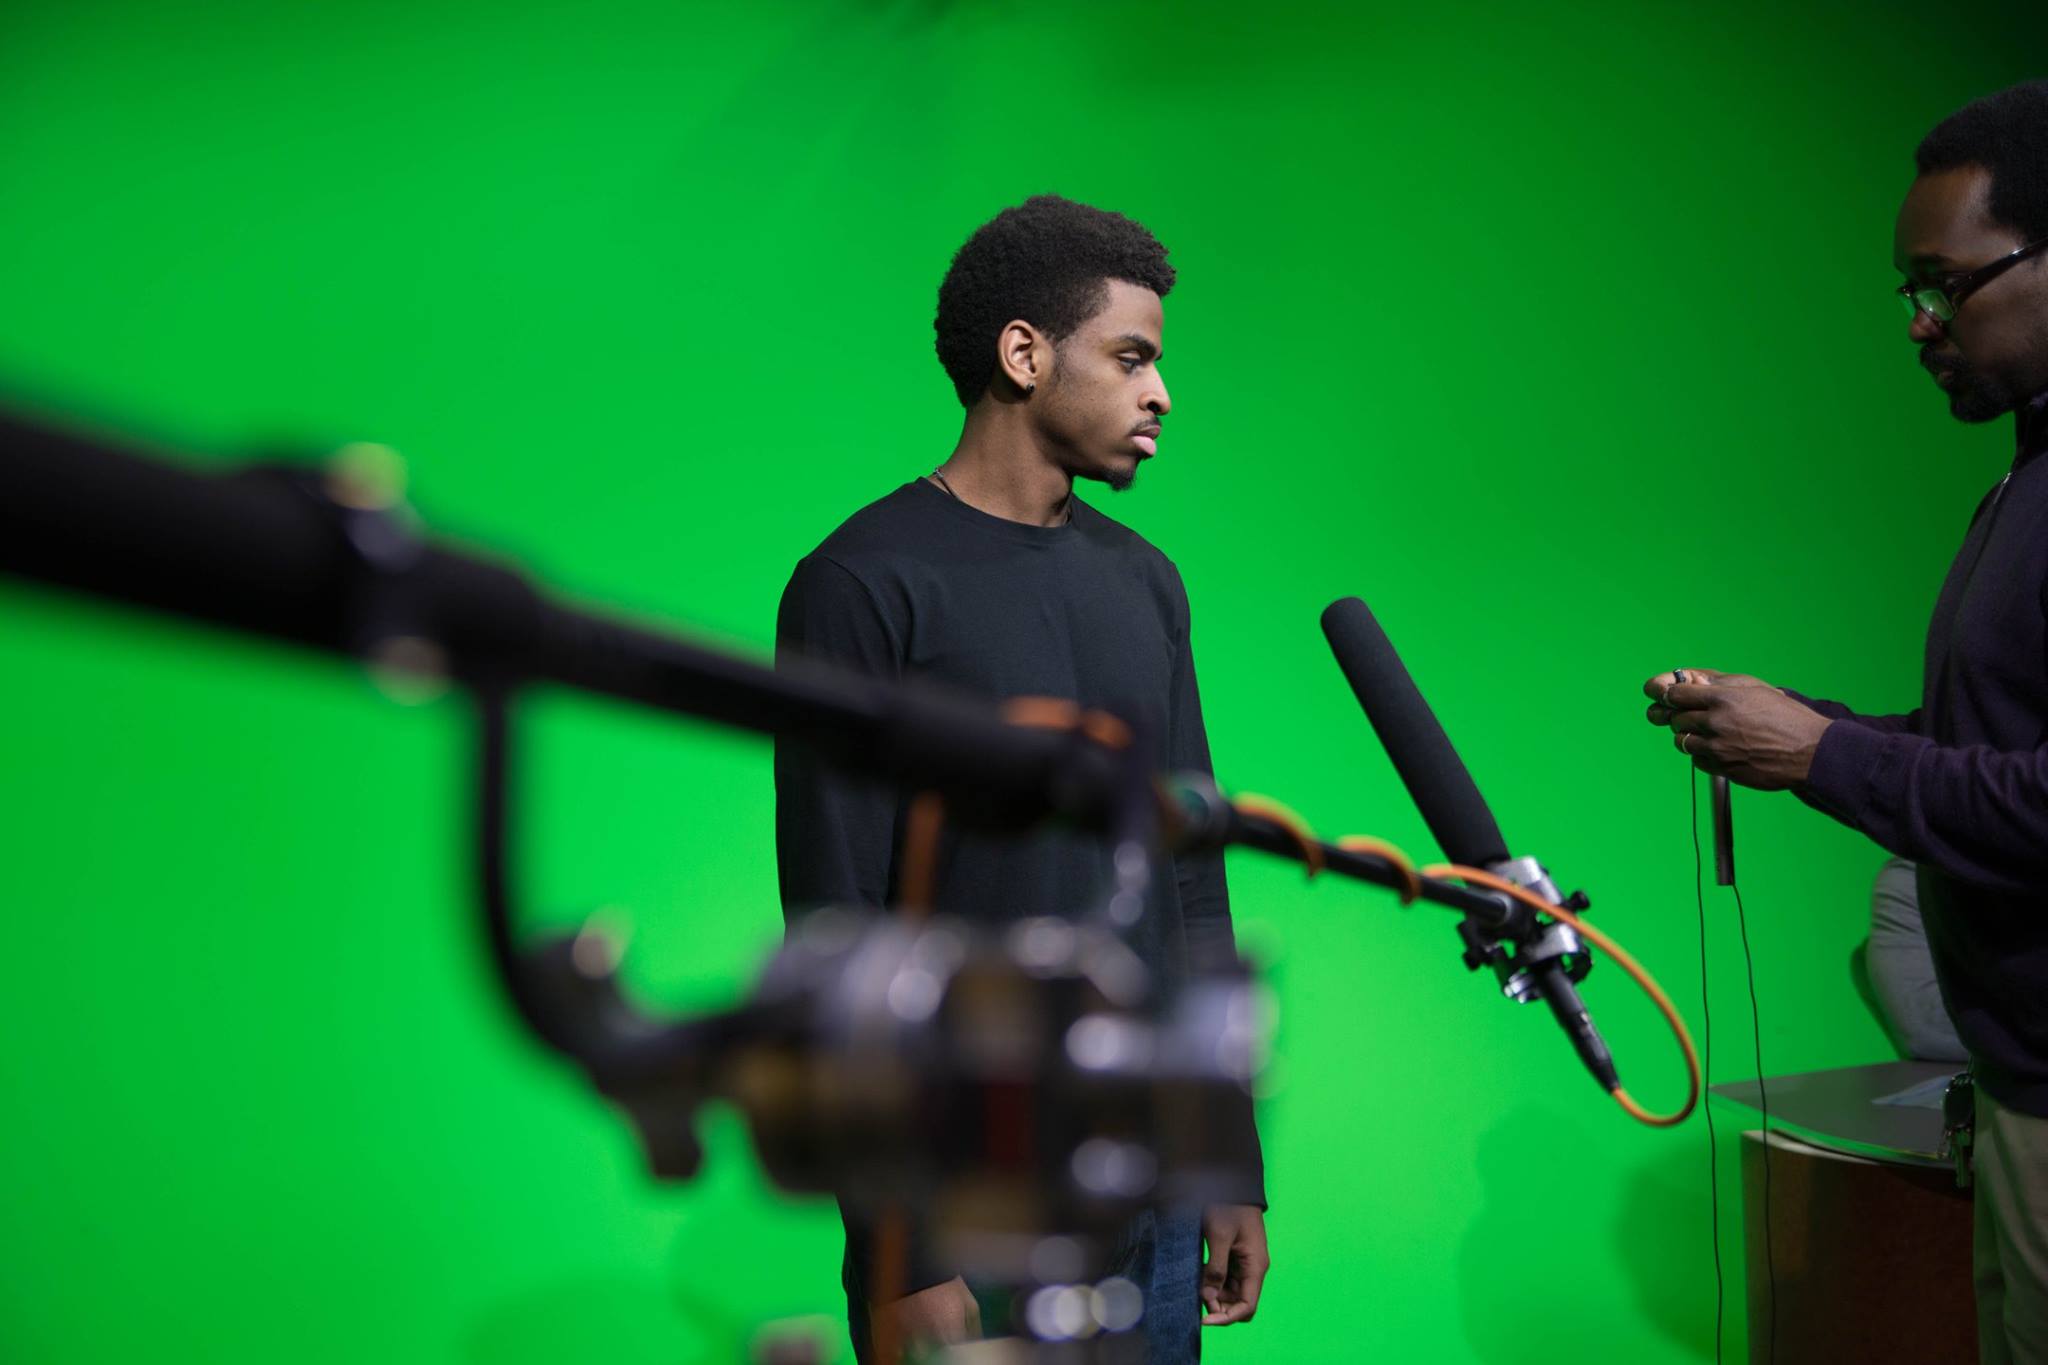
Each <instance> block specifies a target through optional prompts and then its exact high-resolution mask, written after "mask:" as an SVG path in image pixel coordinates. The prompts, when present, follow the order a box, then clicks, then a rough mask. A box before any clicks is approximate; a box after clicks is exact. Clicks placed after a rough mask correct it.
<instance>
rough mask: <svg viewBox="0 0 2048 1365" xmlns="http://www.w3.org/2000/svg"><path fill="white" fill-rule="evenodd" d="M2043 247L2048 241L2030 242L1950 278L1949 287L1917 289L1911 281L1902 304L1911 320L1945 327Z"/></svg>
mask: <svg viewBox="0 0 2048 1365" xmlns="http://www.w3.org/2000/svg"><path fill="white" fill-rule="evenodd" d="M2044 247H2048V237H2043V238H2041V240H2039V241H2038V242H2028V243H2027V244H2026V245H2025V246H2023V247H2021V248H2020V249H2019V250H2018V251H2013V252H2008V253H2007V254H2005V255H2003V256H2000V257H1999V258H1998V259H1997V260H1995V261H1993V262H1992V263H1991V264H1990V265H1980V266H1978V267H1977V268H1976V269H1975V270H1972V271H1970V272H1969V273H1968V274H1965V275H1951V276H1950V277H1949V279H1948V283H1946V284H1940V285H1933V284H1927V285H1915V284H1914V283H1913V282H1912V281H1911V280H1908V281H1906V282H1905V283H1904V284H1902V285H1900V286H1899V302H1901V303H1903V304H1905V305H1906V316H1908V317H1917V316H1918V315H1920V314H1921V313H1925V314H1927V316H1928V317H1931V318H1933V319H1934V320H1935V321H1936V322H1939V323H1944V324H1946V323H1948V322H1949V321H1950V320H1952V319H1953V318H1954V317H1955V315H1956V310H1957V309H1958V308H1961V307H1962V306H1963V300H1964V299H1967V298H1968V297H1970V295H1972V294H1974V293H1976V292H1977V291H1978V290H1979V289H1982V288H1983V287H1984V286H1985V285H1987V284H1989V283H1991V282H1992V281H1993V280H1995V279H1997V278H1998V277H1999V276H2000V275H2003V274H2004V273H2005V272H2006V271H2008V270H2010V269H2012V268H2013V267H2014V266H2016V265H2018V264H2019V263H2020V262H2021V261H2024V260H2026V259H2027V258H2028V257H2029V256H2032V255H2033V254H2034V253H2036V252H2038V251H2040V250H2041V249H2042V248H2044Z"/></svg>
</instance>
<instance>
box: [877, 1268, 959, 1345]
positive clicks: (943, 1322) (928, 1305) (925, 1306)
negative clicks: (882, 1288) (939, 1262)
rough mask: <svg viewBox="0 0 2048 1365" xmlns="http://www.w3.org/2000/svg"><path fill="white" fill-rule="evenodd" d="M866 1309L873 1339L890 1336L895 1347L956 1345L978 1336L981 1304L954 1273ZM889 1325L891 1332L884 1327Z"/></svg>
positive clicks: (880, 1339)
mask: <svg viewBox="0 0 2048 1365" xmlns="http://www.w3.org/2000/svg"><path fill="white" fill-rule="evenodd" d="M868 1313H869V1318H870V1322H871V1324H872V1329H873V1334H874V1337H875V1340H876V1341H878V1342H879V1341H883V1340H885V1339H888V1338H890V1337H893V1338H894V1339H895V1341H896V1344H897V1346H898V1348H899V1349H901V1348H904V1347H911V1346H957V1345H959V1344H960V1343H961V1342H963V1341H975V1340H978V1339H979V1338H980V1336H981V1305H980V1304H978V1303H976V1302H975V1301H974V1294H973V1292H972V1291H971V1290H969V1289H968V1287H967V1281H965V1280H963V1279H961V1278H960V1277H959V1276H958V1275H955V1276H954V1277H953V1278H952V1279H950V1280H947V1281H946V1282H945V1283H944V1284H935V1285H933V1286H932V1287H931V1288H929V1289H920V1290H918V1291H917V1292H916V1293H915V1294H906V1295H904V1296H903V1297H902V1298H900V1299H897V1300H896V1301H895V1302H893V1303H881V1304H872V1305H870V1306H869V1308H868ZM885 1317H886V1318H887V1319H888V1322H887V1323H884V1321H883V1319H884V1318H885ZM891 1327H893V1328H894V1331H893V1332H892V1331H890V1330H888V1329H889V1328H891Z"/></svg>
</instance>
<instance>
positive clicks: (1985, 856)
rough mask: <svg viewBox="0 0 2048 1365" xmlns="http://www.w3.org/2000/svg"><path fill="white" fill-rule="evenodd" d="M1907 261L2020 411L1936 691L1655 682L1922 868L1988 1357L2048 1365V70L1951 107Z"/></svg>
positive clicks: (1797, 787) (1915, 322) (1945, 628)
mask: <svg viewBox="0 0 2048 1365" xmlns="http://www.w3.org/2000/svg"><path fill="white" fill-rule="evenodd" d="M1914 160H1915V164H1916V167H1917V169H1918V171H1919V175H1918V177H1917V178H1916V179H1915V180H1914V181H1913V185H1912V188H1911V189H1910V190H1908V191H1907V193H1906V200H1905V203H1904V204H1903V205H1902V206H1901V207H1900V209H1899V217H1898V223H1897V226H1896V228H1895V231H1894V237H1893V248H1892V255H1893V264H1894V265H1895V266H1896V267H1897V268H1898V271H1899V273H1900V274H1901V275H1903V276H1904V277H1905V283H1904V284H1902V285H1900V286H1899V296H1900V298H1901V299H1903V300H1904V301H1905V304H1906V311H1907V313H1908V314H1910V316H1911V319H1912V320H1911V322H1909V323H1908V324H1907V333H1906V335H1907V337H1908V338H1909V339H1910V340H1911V341H1912V342H1913V344H1914V345H1916V346H1917V347H1919V350H1920V363H1921V365H1922V367H1924V368H1925V369H1926V370H1927V371H1928V372H1929V373H1930V374H1931V375H1933V376H1934V382H1935V383H1936V384H1937V385H1938V386H1939V387H1940V388H1941V390H1942V392H1943V393H1944V394H1946V395H1947V398H1948V405H1949V411H1950V413H1951V414H1952V415H1953V416H1955V417H1956V418H1957V419H1958V420H1960V421H1964V422H1988V421H1990V420H1992V419H1993V418H1995V417H2000V416H2003V415H2005V414H2007V413H2012V414H2014V415H2015V419H2016V423H2017V428H2016V431H2015V436H2016V446H2015V452H2014V456H2013V462H2012V466H2011V468H2010V469H2008V470H2007V471H2006V474H2005V476H2004V477H2003V478H2002V479H2000V480H1999V481H1998V482H1997V483H1996V484H1995V485H1993V486H1992V488H1991V489H1990V490H1989V491H1988V492H1986V493H1985V495H1984V498H1983V501H1982V502H1981V503H1980V504H1979V505H1978V508H1977V513H1976V515H1975V517H1974V518H1972V520H1971V523H1970V528H1969V531H1968V532H1967V533H1966V535H1965V536H1964V538H1963V543H1962V547H1961V549H1960V550H1959V551H1958V552H1957V555H1956V559H1955V563H1954V565H1953V566H1952V567H1951V568H1950V569H1949V574H1948V580H1947V582H1945V583H1944V584H1943V585H1942V589H1941V593H1940V596H1939V597H1938V598H1936V600H1935V604H1934V617H1933V620H1932V622H1931V623H1930V624H1929V626H1928V631H1927V649H1926V661H1925V669H1924V672H1923V677H1922V686H1921V697H1920V705H1919V706H1918V707H1916V708H1915V709H1913V710H1912V711H1908V712H1904V713H1901V714H1897V715H1876V714H1868V713H1862V712H1858V711H1854V710H1852V709H1850V708H1849V707H1848V706H1845V705H1843V704H1841V703H1839V702H1829V701H1814V700H1810V699H1808V698H1806V697H1802V696H1800V695H1799V694H1798V693H1796V692H1792V691H1789V690H1786V689H1781V688H1776V687H1771V686H1769V685H1767V684H1765V683H1763V682H1761V681H1759V680H1758V679H1756V678H1752V677H1747V676H1744V675H1741V674H1733V673H1715V672H1711V671H1708V670H1704V669H1699V670H1694V669H1687V670H1683V671H1684V673H1685V678H1684V679H1683V680H1681V679H1680V678H1678V677H1677V676H1676V675H1675V673H1661V674H1659V675H1657V676H1656V677H1654V678H1652V679H1650V680H1649V682H1648V683H1646V684H1645V685H1644V686H1645V690H1646V691H1647V692H1648V693H1649V694H1650V696H1651V697H1653V698H1655V699H1656V701H1655V704H1654V705H1652V706H1651V707H1650V710H1649V718H1650V720H1651V722H1652V723H1654V724H1658V725H1668V726H1670V727H1671V729H1672V730H1673V731H1674V732H1675V734H1674V735H1673V739H1674V741H1675V742H1676V743H1677V745H1678V747H1679V748H1680V749H1682V750H1683V751H1685V752H1686V753H1688V754H1690V755H1691V756H1692V759H1693V762H1694V763H1695V764H1697V765H1698V766H1699V767H1701V768H1704V769H1706V770H1707V771H1709V772H1715V773H1725V774H1726V775H1727V776H1728V777H1730V778H1732V779H1733V780H1735V781H1737V782H1741V783H1743V784H1744V785H1746V786H1751V787H1758V788H1762V789H1764V790H1774V789H1781V788H1790V789H1791V790H1792V791H1793V792H1794V793H1795V794H1797V795H1798V796H1799V797H1800V798H1801V799H1802V800H1804V801H1806V802H1807V803H1808V804H1809V805H1812V806H1814V807H1816V808H1817V809H1819V810H1821V811H1824V812H1826V813H1827V814H1829V815H1832V816H1834V817H1835V818H1836V819H1838V820H1840V821H1842V822H1843V823H1844V824H1846V825H1849V826H1850V827H1852V828H1854V829H1858V830H1861V831H1862V832H1863V833H1865V834H1867V835H1869V836H1870V837H1871V838H1872V839H1874V840H1876V841H1877V842H1878V843H1879V844H1881V845H1883V846H1884V847H1885V848H1886V849H1888V850H1890V851H1891V852H1893V853H1895V854H1898V855H1899V856H1901V857H1905V858H1910V859H1912V860H1913V862H1914V864H1915V866H1916V869H1917V871H1916V877H1917V883H1918V892H1919V901H1920V908H1921V912H1922V914H1923V916H1924V919H1925V922H1926V926H1927V942H1928V946H1929V947H1930V949H1931V950H1932V952H1933V957H1934V968H1935V977H1936V979H1937V980H1938V981H1939V983H1940V985H1941V994H1942V999H1943V1002H1944V1003H1945V1004H1946V1005H1947V1007H1948V1014H1949V1016H1950V1017H1951V1018H1952V1019H1953V1020H1954V1022H1955V1027H1956V1033H1957V1034H1958V1036H1960V1037H1961V1039H1962V1041H1963V1044H1964V1046H1965V1047H1967V1048H1968V1049H1969V1053H1970V1064H1971V1069H1972V1070H1973V1071H1974V1072H1975V1073H1976V1078H1977V1132H1976V1141H1975V1146H1974V1149H1973V1151H1974V1159H1973V1164H1974V1166H1975V1169H1976V1221H1977V1229H1976V1287H1977V1324H1978V1334H1977V1337H1978V1343H1979V1349H1980V1352H1981V1358H1982V1359H1983V1360H1984V1361H1985V1362H1986V1365H2008V1362H2034V1363H2035V1365H2040V1363H2041V1362H2048V458H2044V456H2048V81H2033V82H2029V83H2028V84H2026V85H2020V86H2014V87H2013V88H2012V89H2009V90H2004V91H2000V92H1999V93H1997V94H1995V95H1990V96H1987V97H1986V98H1984V99H1981V100H1979V101H1977V102H1976V103H1974V104H1971V105H1969V106H1967V107H1965V108H1964V109H1962V110H1960V111H1958V112H1957V113H1955V114H1954V115H1952V116H1950V117H1949V118H1947V119H1945V120H1943V121H1942V122H1941V123H1940V124H1939V125H1938V126H1937V127H1936V128H1935V129H1934V130H1933V131H1932V132H1931V133H1929V134H1928V135H1927V137H1926V139H1925V140H1924V141H1923V142H1922V143H1921V144H1920V148H1919V150H1918V152H1917V153H1916V154H1915V157H1914Z"/></svg>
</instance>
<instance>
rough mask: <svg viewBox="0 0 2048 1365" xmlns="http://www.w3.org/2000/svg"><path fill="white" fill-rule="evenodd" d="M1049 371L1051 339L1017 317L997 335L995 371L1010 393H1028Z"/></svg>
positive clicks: (1050, 369) (1050, 371) (1044, 378)
mask: <svg viewBox="0 0 2048 1365" xmlns="http://www.w3.org/2000/svg"><path fill="white" fill-rule="evenodd" d="M1051 373H1052V338H1050V337H1048V336H1046V334H1045V333H1043V332H1041V331H1039V330H1038V329H1037V328H1036V327H1033V326H1032V325H1031V324H1030V323H1028V322H1025V321H1024V320H1023V319H1022V318H1019V319H1017V320H1015V321H1013V322H1010V323H1008V324H1006V325H1005V326H1004V328H1003V330H1002V332H1001V333H1000V334H999V335H998V336H997V337H996V374H997V376H998V377H999V378H1002V379H1007V380H1008V381H1009V382H1010V385H1011V392H1012V393H1030V392H1033V391H1035V390H1036V389H1037V388H1038V386H1039V385H1040V384H1042V383H1044V382H1045V380H1046V378H1047V376H1049V375H1050V374H1051Z"/></svg>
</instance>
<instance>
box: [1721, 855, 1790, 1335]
mask: <svg viewBox="0 0 2048 1365" xmlns="http://www.w3.org/2000/svg"><path fill="white" fill-rule="evenodd" d="M1728 889H1729V890H1731V891H1733V892H1734V893H1735V923H1736V924H1737V925H1739V926H1740V927H1741V929H1742V966H1743V970H1744V971H1746V972H1747V973H1748V974H1749V1032H1750V1038H1751V1039H1752V1040H1753V1041H1754V1043H1755V1045H1756V1107H1757V1108H1758V1109H1759V1110H1761V1111H1762V1112H1763V1116H1764V1287H1765V1288H1766V1289H1767V1290H1768V1291H1769V1293H1770V1303H1771V1335H1770V1349H1769V1351H1768V1352H1767V1353H1766V1356H1765V1358H1766V1359H1767V1360H1771V1361H1775V1360H1777V1358H1778V1267H1777V1264H1776V1262H1775V1260H1774V1258H1773V1253H1772V1251H1771V1097H1770V1095H1769V1093H1768V1091H1767V1089H1766V1087H1765V1085H1764V1025H1763V1016H1762V1015H1761V1014H1760V1013H1758V1011H1757V1007H1756V960H1755V959H1754V958H1752V957H1751V956H1750V955H1749V915H1748V912H1746V911H1745V910H1744V909H1743V908H1742V888H1741V887H1739V886H1735V885H1732V884H1731V885H1730V886H1729V888H1728Z"/></svg>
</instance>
